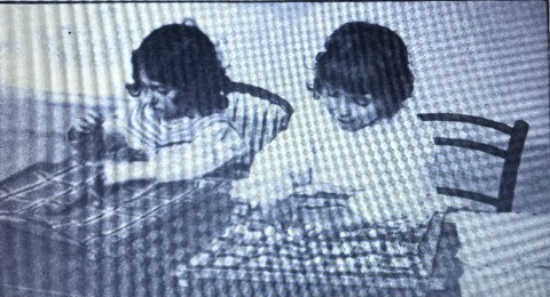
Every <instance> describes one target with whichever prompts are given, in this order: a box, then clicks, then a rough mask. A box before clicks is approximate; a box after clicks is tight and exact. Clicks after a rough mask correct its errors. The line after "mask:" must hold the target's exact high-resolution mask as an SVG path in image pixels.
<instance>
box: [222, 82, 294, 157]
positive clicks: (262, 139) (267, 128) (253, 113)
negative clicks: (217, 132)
mask: <svg viewBox="0 0 550 297" xmlns="http://www.w3.org/2000/svg"><path fill="white" fill-rule="evenodd" d="M230 91H231V93H237V94H243V95H248V96H232V98H235V99H234V101H233V102H231V103H230V108H229V109H228V110H227V114H228V115H229V118H230V120H231V121H232V122H233V124H234V126H235V128H236V129H237V130H238V132H239V133H240V134H241V137H242V138H243V139H244V140H245V143H246V144H247V146H248V154H247V155H246V156H245V157H244V158H245V160H243V161H244V163H246V164H249V165H250V164H251V163H252V161H253V159H254V156H255V155H256V154H257V153H258V152H259V151H261V150H262V149H263V148H264V146H265V145H267V144H268V143H269V142H271V141H272V140H273V139H275V137H276V136H277V134H278V133H279V132H281V131H282V130H284V129H286V127H285V125H286V124H285V123H288V121H289V119H290V116H291V115H292V107H291V106H290V104H288V102H287V101H285V100H284V99H283V98H281V97H279V96H278V95H276V94H273V93H271V92H269V91H267V90H265V89H262V88H260V87H255V86H252V85H248V84H244V83H232V86H231V88H230ZM248 99H250V100H248ZM258 99H259V100H258Z"/></svg>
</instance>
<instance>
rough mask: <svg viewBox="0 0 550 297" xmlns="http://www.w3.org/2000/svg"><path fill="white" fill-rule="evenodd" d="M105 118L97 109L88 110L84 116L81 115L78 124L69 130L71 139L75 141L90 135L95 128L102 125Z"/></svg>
mask: <svg viewBox="0 0 550 297" xmlns="http://www.w3.org/2000/svg"><path fill="white" fill-rule="evenodd" d="M104 121H105V118H104V117H103V115H102V114H101V113H100V112H98V111H97V110H93V109H92V110H88V111H87V112H86V113H85V114H84V115H83V116H80V117H79V118H78V120H77V121H76V124H75V125H74V126H73V127H72V128H71V129H70V130H69V140H70V141H75V140H78V139H79V138H81V137H82V136H83V135H88V134H89V133H90V132H92V131H93V130H94V129H97V128H98V127H101V125H102V124H103V122H104Z"/></svg>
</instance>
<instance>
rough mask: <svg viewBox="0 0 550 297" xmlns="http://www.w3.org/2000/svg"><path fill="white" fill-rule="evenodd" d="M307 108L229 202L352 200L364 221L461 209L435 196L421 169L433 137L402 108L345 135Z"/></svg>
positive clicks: (321, 112) (314, 107)
mask: <svg viewBox="0 0 550 297" xmlns="http://www.w3.org/2000/svg"><path fill="white" fill-rule="evenodd" d="M307 103H308V105H307V106H308V108H307V109H304V110H302V111H300V110H298V109H297V110H298V111H297V112H296V113H295V117H294V118H293V120H292V122H291V125H290V127H289V130H287V131H285V132H283V133H282V134H280V135H279V136H278V137H277V138H276V139H275V141H274V142H272V143H271V144H269V145H268V146H267V147H266V148H265V149H264V150H263V151H262V152H260V153H259V154H258V155H257V156H256V159H255V160H254V163H253V166H252V170H251V173H250V177H249V178H248V179H246V180H242V181H238V182H236V183H235V184H234V187H233V190H232V192H231V195H232V197H234V198H236V199H240V200H244V201H247V202H250V203H252V204H253V205H256V204H260V205H261V206H262V207H270V206H271V205H273V204H274V203H275V202H276V201H277V200H280V199H285V198H287V197H289V196H291V195H292V194H305V195H314V194H315V193H318V192H327V193H334V194H345V195H350V196H352V197H351V198H350V199H348V206H349V207H350V209H351V210H352V211H353V213H354V214H356V215H357V216H358V217H359V218H360V219H361V220H367V221H370V222H383V221H387V220H394V219H400V218H407V219H409V220H413V221H414V220H416V221H419V222H423V221H424V220H426V219H427V218H429V217H430V216H431V215H432V214H433V212H434V211H438V210H444V209H445V208H447V207H449V206H454V207H462V206H463V203H462V201H460V199H456V198H445V197H439V196H436V189H435V185H432V184H431V180H430V177H429V172H428V170H427V167H426V166H425V163H426V162H427V161H428V160H429V156H430V155H431V154H432V150H433V149H432V141H431V137H432V136H431V135H427V134H426V133H425V132H424V130H423V129H422V122H421V121H420V120H419V119H417V117H416V113H415V112H413V111H412V110H411V109H409V108H408V107H404V108H403V109H402V110H400V111H399V112H398V113H397V114H396V115H395V116H394V117H393V118H392V119H391V120H383V121H380V122H378V123H376V124H374V125H372V126H368V127H366V128H363V129H361V130H359V131H355V132H348V131H344V130H342V129H340V128H339V127H338V125H337V123H335V122H334V121H333V120H332V119H331V117H330V115H329V114H328V111H327V110H326V108H325V107H324V106H322V104H321V103H320V102H319V101H315V100H309V102H307Z"/></svg>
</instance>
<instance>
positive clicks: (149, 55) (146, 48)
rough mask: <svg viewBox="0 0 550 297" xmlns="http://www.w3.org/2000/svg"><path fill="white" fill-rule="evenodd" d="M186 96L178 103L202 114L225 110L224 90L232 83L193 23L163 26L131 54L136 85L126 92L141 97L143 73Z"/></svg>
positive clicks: (208, 39)
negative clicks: (140, 77)
mask: <svg viewBox="0 0 550 297" xmlns="http://www.w3.org/2000/svg"><path fill="white" fill-rule="evenodd" d="M141 71H144V72H145V73H146V74H147V76H148V77H149V78H150V79H152V80H155V81H158V82H160V83H163V84H165V85H167V86H170V87H173V88H175V89H177V90H178V91H180V92H182V93H183V94H186V96H182V99H181V100H184V101H185V102H179V103H181V104H185V105H187V106H188V107H192V108H196V109H197V110H198V111H199V112H200V113H201V114H209V113H211V112H213V111H216V110H223V109H225V108H227V106H228V105H229V102H228V99H227V98H226V97H225V94H224V90H225V88H226V86H227V84H228V83H229V82H230V80H229V78H228V77H227V75H226V72H225V68H224V67H223V66H222V63H221V61H220V60H219V59H218V54H217V52H216V47H215V45H214V43H213V42H212V41H211V40H210V38H208V36H207V35H206V34H205V33H204V32H202V31H201V30H200V29H199V28H198V27H197V26H196V23H195V22H194V21H191V20H189V19H186V20H184V22H183V24H170V25H164V26H162V27H160V28H157V29H155V30H153V31H152V32H151V33H150V34H149V35H148V36H147V37H146V38H145V39H144V40H143V41H142V42H141V45H140V46H139V48H138V49H136V50H135V51H134V52H133V53H132V78H133V82H132V83H131V84H128V85H127V89H128V91H129V92H130V94H131V95H133V96H139V94H140V93H141V90H142V88H143V86H142V85H141V81H140V79H139V76H140V72H141Z"/></svg>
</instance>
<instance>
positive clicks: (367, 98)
mask: <svg viewBox="0 0 550 297" xmlns="http://www.w3.org/2000/svg"><path fill="white" fill-rule="evenodd" d="M351 99H352V100H353V102H355V103H356V104H357V105H359V106H363V107H366V106H369V105H371V103H372V96H371V95H364V96H357V97H353V98H351Z"/></svg>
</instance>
